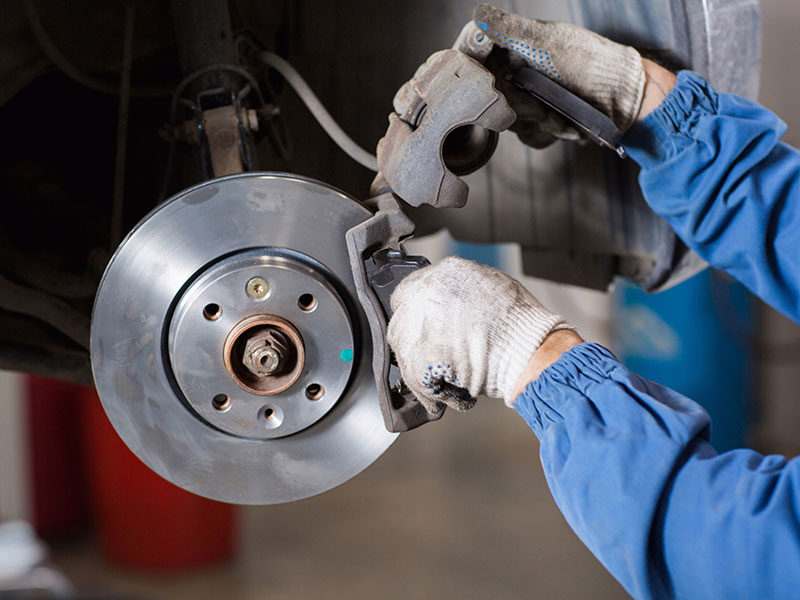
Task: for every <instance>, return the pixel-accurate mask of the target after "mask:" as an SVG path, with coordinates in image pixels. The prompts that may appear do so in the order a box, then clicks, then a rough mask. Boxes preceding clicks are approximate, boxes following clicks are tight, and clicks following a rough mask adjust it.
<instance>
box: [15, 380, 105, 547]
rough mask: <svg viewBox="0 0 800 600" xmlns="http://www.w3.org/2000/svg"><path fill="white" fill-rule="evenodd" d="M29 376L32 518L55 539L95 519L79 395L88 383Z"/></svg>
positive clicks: (78, 530)
mask: <svg viewBox="0 0 800 600" xmlns="http://www.w3.org/2000/svg"><path fill="white" fill-rule="evenodd" d="M26 379H27V395H28V398H27V402H26V407H25V408H26V410H27V419H26V420H27V429H28V448H27V455H28V456H27V463H28V470H29V480H28V482H29V498H30V503H31V506H30V510H31V520H32V521H33V525H34V528H35V529H36V533H37V534H38V535H39V537H41V538H42V539H44V540H47V541H54V540H57V539H60V538H64V537H69V536H72V535H74V534H79V533H82V532H85V531H86V530H87V529H88V527H89V524H90V521H91V514H90V510H89V488H88V481H87V478H86V465H85V461H84V456H83V444H82V424H81V399H80V398H79V397H78V395H79V394H80V393H85V389H87V388H84V387H83V386H79V385H75V384H74V383H66V382H64V381H57V380H55V379H48V378H47V377H35V376H28V377H27V378H26Z"/></svg>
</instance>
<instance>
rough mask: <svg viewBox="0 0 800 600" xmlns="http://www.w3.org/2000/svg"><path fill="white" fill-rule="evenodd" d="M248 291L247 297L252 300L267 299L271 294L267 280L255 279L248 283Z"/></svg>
mask: <svg viewBox="0 0 800 600" xmlns="http://www.w3.org/2000/svg"><path fill="white" fill-rule="evenodd" d="M246 291H247V295H248V296H250V297H251V298H256V299H261V298H266V297H267V294H269V284H268V283H267V280H266V279H263V278H261V277H253V278H252V279H251V280H250V281H248V282H247V286H246Z"/></svg>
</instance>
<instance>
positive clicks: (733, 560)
mask: <svg viewBox="0 0 800 600" xmlns="http://www.w3.org/2000/svg"><path fill="white" fill-rule="evenodd" d="M514 407H515V409H516V410H517V411H518V412H519V413H520V414H521V415H522V416H523V418H524V419H525V420H526V422H527V423H528V424H529V425H530V427H531V428H532V429H533V431H534V432H535V434H536V435H537V437H538V438H539V440H540V442H541V451H540V454H541V460H542V466H543V468H544V472H545V475H546V477H547V481H548V485H549V487H550V490H551V492H552V494H553V497H554V499H555V501H556V503H557V504H558V506H559V508H560V509H561V511H562V513H563V514H564V516H565V518H566V520H567V522H568V523H569V524H570V526H571V527H572V528H573V530H574V531H575V532H576V533H577V535H578V536H579V537H580V538H581V540H582V541H583V542H584V543H585V544H586V545H587V547H588V548H589V549H590V550H591V551H592V552H593V553H594V554H595V556H597V558H598V559H599V560H600V561H601V562H602V563H603V564H604V565H605V566H606V568H608V569H609V571H610V572H611V573H612V574H613V575H614V576H615V577H616V578H617V579H618V580H619V581H620V582H621V583H622V585H623V586H624V587H625V588H626V589H627V590H628V592H629V593H631V594H632V595H633V596H634V597H636V598H671V597H679V598H684V597H686V598H694V597H715V598H716V597H719V598H749V597H792V594H794V591H795V590H796V589H798V586H800V571H798V570H797V568H796V565H797V564H800V529H799V528H798V524H797V522H798V513H800V506H798V503H797V501H796V500H795V498H797V497H798V489H799V488H800V463H793V462H790V463H787V462H786V461H785V460H784V459H782V458H780V457H767V458H764V457H761V456H759V455H757V454H756V453H754V452H750V451H744V450H742V451H736V452H732V453H727V454H725V455H721V456H718V455H717V453H716V452H715V451H714V450H713V448H712V447H711V446H710V445H709V444H708V442H707V435H708V426H709V421H708V416H707V415H706V413H705V412H704V411H703V409H702V408H701V407H699V406H698V405H697V404H695V403H694V402H692V401H690V400H688V399H687V398H684V397H683V396H681V395H680V394H677V393H676V392H673V391H672V390H669V389H667V388H664V387H662V386H659V385H657V384H653V383H650V382H647V381H644V380H642V379H641V378H639V377H638V376H636V375H635V374H633V373H631V372H630V371H629V370H627V369H626V368H625V367H623V366H622V365H621V364H619V363H618V362H617V361H616V359H614V358H613V356H612V355H611V354H610V353H608V352H607V351H606V350H604V349H602V348H600V347H599V346H596V345H593V344H582V345H579V346H577V347H573V348H571V349H570V350H568V351H566V352H565V353H563V354H562V355H561V357H560V358H559V359H558V360H557V361H556V362H554V363H553V364H552V365H551V366H550V367H549V368H548V369H546V370H545V371H544V372H543V373H542V374H541V375H540V376H539V377H538V378H537V379H536V380H535V381H534V382H533V383H531V384H530V385H528V386H527V387H526V389H525V391H524V392H523V394H522V395H521V396H520V397H518V398H517V401H516V403H515V405H514ZM755 575H758V576H757V577H756V576H755Z"/></svg>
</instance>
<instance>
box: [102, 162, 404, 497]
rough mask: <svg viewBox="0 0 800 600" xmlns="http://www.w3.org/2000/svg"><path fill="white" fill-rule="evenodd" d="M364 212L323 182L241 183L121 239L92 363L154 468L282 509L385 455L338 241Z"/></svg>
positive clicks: (358, 317)
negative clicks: (279, 505) (285, 503)
mask: <svg viewBox="0 0 800 600" xmlns="http://www.w3.org/2000/svg"><path fill="white" fill-rule="evenodd" d="M370 216H371V214H370V213H369V211H367V210H366V209H365V208H364V207H363V206H362V205H361V204H359V203H358V202H357V201H355V200H354V199H352V198H350V197H348V196H346V195H345V194H343V193H342V192H340V191H338V190H335V189H333V188H331V187H329V186H327V185H324V184H322V183H319V182H315V181H311V180H307V179H303V178H300V177H297V176H290V175H282V174H258V175H254V174H245V175H235V176H231V177H225V178H222V179H216V180H212V181H209V182H206V183H204V184H201V185H199V186H197V187H194V188H191V189H189V190H186V191H185V192H182V193H180V194H178V195H177V196H174V197H173V198H171V199H170V200H168V201H167V202H165V203H164V204H162V205H160V206H159V207H158V208H157V209H156V210H154V211H153V212H152V213H150V214H149V215H148V216H147V217H145V218H144V219H143V220H142V222H141V223H139V225H138V226H137V227H136V228H135V229H134V230H133V231H132V232H131V233H130V234H129V235H128V237H127V238H126V239H125V241H123V243H122V244H121V245H120V247H119V248H118V249H117V252H116V254H115V255H114V257H113V258H112V260H111V262H110V263H109V265H108V267H107V269H106V272H105V274H104V276H103V280H102V282H101V284H100V288H99V290H98V293H97V298H96V300H95V306H94V314H93V316H92V340H91V341H92V346H91V350H92V369H93V372H94V379H95V384H96V385H97V390H98V393H99V395H100V399H101V401H102V403H103V407H104V408H105V410H106V413H107V414H108V416H109V419H110V420H111V423H112V424H113V426H114V428H115V429H116V430H117V433H118V434H119V435H120V437H122V439H123V440H124V441H125V443H126V444H127V445H128V446H129V447H130V448H131V450H132V451H133V452H134V453H135V454H136V455H137V456H138V457H139V458H140V459H141V460H142V461H144V463H145V464H147V465H148V466H149V467H150V468H151V469H153V470H154V471H156V472H157V473H158V474H159V475H161V476H162V477H164V478H166V479H167V480H169V481H171V482H172V483H174V484H176V485H178V486H180V487H182V488H184V489H186V490H189V491H190V492H194V493H195V494H199V495H201V496H206V497H208V498H213V499H215V500H221V501H225V502H234V503H241V504H275V503H280V502H290V501H293V500H299V499H301V498H306V497H309V496H313V495H315V494H319V493H321V492H324V491H326V490H329V489H331V488H333V487H335V486H337V485H339V484H341V483H343V482H345V481H347V480H348V479H350V478H351V477H353V476H355V475H357V474H358V473H360V472H361V471H362V470H363V469H365V468H366V467H367V466H369V465H370V464H371V463H372V462H373V461H375V460H376V459H377V458H378V457H379V456H380V455H381V454H382V453H383V452H384V450H386V448H388V447H389V445H390V444H391V443H392V442H393V441H394V439H395V437H396V434H392V433H389V432H387V431H386V429H385V427H384V424H383V418H382V416H381V411H380V407H379V403H378V398H377V391H376V389H375V383H374V377H373V375H372V371H371V366H370V361H371V356H372V348H371V342H370V339H369V329H368V327H367V324H366V321H365V318H364V316H363V313H362V311H361V309H360V307H359V306H358V304H357V302H356V301H355V298H356V293H355V289H354V284H353V278H352V275H351V271H350V263H349V260H348V253H347V247H346V244H345V232H346V231H347V230H348V229H350V228H351V227H353V226H355V225H357V224H359V223H361V222H363V221H364V220H366V219H367V218H369V217H370Z"/></svg>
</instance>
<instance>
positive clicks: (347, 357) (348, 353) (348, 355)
mask: <svg viewBox="0 0 800 600" xmlns="http://www.w3.org/2000/svg"><path fill="white" fill-rule="evenodd" d="M339 358H341V359H342V360H343V361H345V362H350V361H351V360H353V351H352V350H351V349H350V348H345V349H344V350H342V351H341V352H340V353H339Z"/></svg>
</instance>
